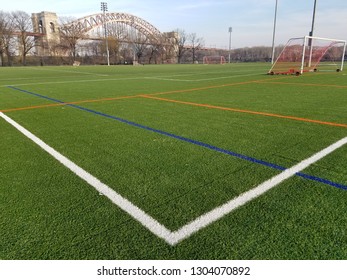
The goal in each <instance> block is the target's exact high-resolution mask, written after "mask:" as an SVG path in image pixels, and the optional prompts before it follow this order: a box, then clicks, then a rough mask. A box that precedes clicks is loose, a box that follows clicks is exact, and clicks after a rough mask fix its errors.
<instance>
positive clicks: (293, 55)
mask: <svg viewBox="0 0 347 280" xmlns="http://www.w3.org/2000/svg"><path fill="white" fill-rule="evenodd" d="M345 52H346V41H345V40H337V39H328V38H320V37H311V36H305V37H302V38H292V39H290V40H289V41H288V43H287V44H286V45H285V47H284V48H283V50H282V52H281V53H280V55H279V56H278V58H277V60H276V62H275V63H274V64H273V66H272V67H271V69H270V71H269V72H268V73H269V74H271V75H274V74H275V75H278V74H295V75H300V74H303V73H304V72H317V71H337V72H340V71H342V70H343V64H344V59H345Z"/></svg>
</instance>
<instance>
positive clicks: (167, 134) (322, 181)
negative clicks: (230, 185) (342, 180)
mask: <svg viewBox="0 0 347 280" xmlns="http://www.w3.org/2000/svg"><path fill="white" fill-rule="evenodd" d="M8 88H11V89H13V90H16V91H21V92H24V93H27V94H31V95H34V96H37V97H40V98H43V99H47V100H50V101H54V102H57V103H60V104H66V106H70V107H73V108H76V109H79V110H82V111H85V112H88V113H92V114H95V115H98V116H102V117H105V118H109V119H112V120H116V121H119V122H122V123H125V124H127V125H131V126H134V127H138V128H141V129H145V130H148V131H151V132H154V133H158V134H161V135H164V136H168V137H171V138H174V139H177V140H180V141H184V142H188V143H191V144H194V145H197V146H200V147H204V148H207V149H210V150H213V151H216V152H219V153H222V154H226V155H230V156H233V157H236V158H239V159H243V160H246V161H250V162H253V163H256V164H260V165H263V166H266V167H270V168H272V169H276V170H280V171H284V170H286V169H287V168H286V167H283V166H280V165H277V164H273V163H270V162H267V161H263V160H259V159H256V158H252V157H249V156H246V155H242V154H238V153H235V152H232V151H229V150H225V149H222V148H219V147H217V146H213V145H210V144H207V143H204V142H200V141H197V140H194V139H190V138H186V137H183V136H179V135H176V134H172V133H170V132H166V131H163V130H159V129H155V128H152V127H149V126H145V125H142V124H138V123H135V122H132V121H128V120H126V119H122V118H119V117H116V116H112V115H109V114H105V113H102V112H98V111H95V110H92V109H88V108H85V107H81V106H79V105H75V104H69V103H66V102H64V101H61V100H58V99H55V98H51V97H48V96H45V95H42V94H38V93H34V92H30V91H27V90H24V89H20V88H16V87H13V86H8ZM296 176H299V177H302V178H304V179H308V180H311V181H316V182H319V183H323V184H326V185H330V186H333V187H335V188H338V189H342V190H347V186H346V185H342V184H339V183H335V182H333V181H330V180H327V179H323V178H320V177H316V176H312V175H309V174H305V173H302V172H299V173H297V174H296Z"/></svg>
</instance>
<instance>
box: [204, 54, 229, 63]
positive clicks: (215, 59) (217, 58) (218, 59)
mask: <svg viewBox="0 0 347 280" xmlns="http://www.w3.org/2000/svg"><path fill="white" fill-rule="evenodd" d="M203 63H204V64H225V57H224V56H222V55H212V56H204V58H203Z"/></svg>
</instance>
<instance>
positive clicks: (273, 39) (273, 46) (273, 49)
mask: <svg viewBox="0 0 347 280" xmlns="http://www.w3.org/2000/svg"><path fill="white" fill-rule="evenodd" d="M277 8H278V0H276V5H275V18H274V30H273V35H272V56H271V64H274V62H275V38H276V25H277Z"/></svg>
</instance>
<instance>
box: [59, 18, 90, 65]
mask: <svg viewBox="0 0 347 280" xmlns="http://www.w3.org/2000/svg"><path fill="white" fill-rule="evenodd" d="M72 21H73V19H62V23H61V25H60V26H61V27H60V29H59V32H60V49H61V50H62V51H63V52H65V53H67V54H68V55H69V56H70V57H71V59H72V62H73V61H75V60H76V56H77V46H78V41H79V40H80V39H82V38H87V36H86V34H85V32H84V31H83V27H82V26H81V25H80V24H74V23H72Z"/></svg>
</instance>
